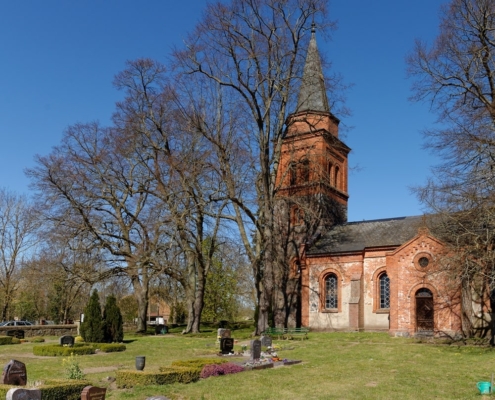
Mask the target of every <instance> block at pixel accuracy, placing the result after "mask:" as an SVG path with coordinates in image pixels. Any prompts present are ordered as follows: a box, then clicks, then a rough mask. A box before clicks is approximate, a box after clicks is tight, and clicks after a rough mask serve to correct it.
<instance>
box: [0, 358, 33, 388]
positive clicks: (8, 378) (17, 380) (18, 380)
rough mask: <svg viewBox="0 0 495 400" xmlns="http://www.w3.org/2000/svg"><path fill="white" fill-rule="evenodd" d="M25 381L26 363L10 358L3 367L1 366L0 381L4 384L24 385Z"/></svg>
mask: <svg viewBox="0 0 495 400" xmlns="http://www.w3.org/2000/svg"><path fill="white" fill-rule="evenodd" d="M26 382H27V372H26V364H24V363H22V362H20V361H17V360H10V361H9V362H8V363H7V364H6V365H5V367H3V372H2V379H1V381H0V383H3V384H5V385H17V386H26Z"/></svg>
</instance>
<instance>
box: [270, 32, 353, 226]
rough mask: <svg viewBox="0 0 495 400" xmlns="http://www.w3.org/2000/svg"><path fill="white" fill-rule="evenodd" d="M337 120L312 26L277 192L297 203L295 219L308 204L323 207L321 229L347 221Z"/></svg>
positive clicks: (344, 161)
mask: <svg viewBox="0 0 495 400" xmlns="http://www.w3.org/2000/svg"><path fill="white" fill-rule="evenodd" d="M339 122H340V121H339V119H338V118H337V117H335V116H334V115H333V114H332V113H331V112H330V107H329V105H328V98H327V93H326V90H325V79H324V77H323V72H322V67H321V59H320V54H319V52H318V48H317V45H316V35H315V29H314V26H313V28H312V31H311V40H310V42H309V46H308V52H307V55H306V63H305V66H304V72H303V77H302V81H301V87H300V91H299V96H298V102H297V109H296V112H294V113H293V114H291V115H289V117H288V119H287V131H286V135H285V137H284V141H283V143H282V149H281V150H282V151H281V158H280V167H279V171H278V172H279V173H278V177H277V178H278V179H277V183H278V192H277V195H278V196H279V197H283V198H286V199H291V200H292V202H293V203H294V204H293V205H292V208H291V218H292V220H293V221H294V222H297V221H300V220H301V218H302V215H303V214H307V213H306V211H311V210H304V208H305V206H310V207H311V205H313V206H314V205H315V202H316V203H318V206H319V207H323V208H322V209H321V210H320V212H319V214H321V215H320V217H321V221H319V222H318V225H319V228H320V229H323V228H324V227H327V228H328V227H330V226H332V225H335V224H340V223H343V222H346V221H347V201H348V198H349V195H348V192H347V177H348V154H349V151H350V148H349V147H347V146H346V145H345V144H344V143H343V142H342V141H341V140H340V139H339ZM308 202H309V203H311V204H307V203H308ZM298 203H301V204H298ZM313 211H314V210H313ZM300 222H302V221H300Z"/></svg>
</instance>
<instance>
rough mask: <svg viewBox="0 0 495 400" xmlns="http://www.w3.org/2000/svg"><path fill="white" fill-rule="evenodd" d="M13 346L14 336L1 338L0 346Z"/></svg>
mask: <svg viewBox="0 0 495 400" xmlns="http://www.w3.org/2000/svg"><path fill="white" fill-rule="evenodd" d="M5 344H12V336H0V346H3V345H5Z"/></svg>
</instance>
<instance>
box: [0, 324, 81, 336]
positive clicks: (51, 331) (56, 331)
mask: <svg viewBox="0 0 495 400" xmlns="http://www.w3.org/2000/svg"><path fill="white" fill-rule="evenodd" d="M13 330H22V331H24V336H25V337H33V336H65V335H72V336H76V335H77V325H76V324H71V325H31V326H0V336H6V335H7V332H8V331H13Z"/></svg>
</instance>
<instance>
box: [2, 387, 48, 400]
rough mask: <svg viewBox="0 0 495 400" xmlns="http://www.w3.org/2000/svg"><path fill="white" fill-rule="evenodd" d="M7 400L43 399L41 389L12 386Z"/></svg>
mask: <svg viewBox="0 0 495 400" xmlns="http://www.w3.org/2000/svg"><path fill="white" fill-rule="evenodd" d="M5 399H6V400H41V390H39V389H21V388H12V389H9V391H8V392H7V396H6V397H5Z"/></svg>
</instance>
